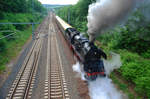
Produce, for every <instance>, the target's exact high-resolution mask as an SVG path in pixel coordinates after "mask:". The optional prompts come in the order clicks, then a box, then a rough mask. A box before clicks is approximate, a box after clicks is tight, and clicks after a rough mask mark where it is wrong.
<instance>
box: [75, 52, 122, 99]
mask: <svg viewBox="0 0 150 99" xmlns="http://www.w3.org/2000/svg"><path fill="white" fill-rule="evenodd" d="M111 55H112V59H111V60H109V61H107V60H103V61H104V67H105V70H106V74H107V75H109V74H110V73H111V72H112V71H113V70H114V69H117V68H119V67H120V66H121V60H120V55H118V54H115V53H113V52H111ZM82 68H83V67H82V65H81V64H79V62H77V63H76V64H75V65H73V71H75V72H77V73H78V74H79V75H80V77H81V79H82V80H85V78H84V72H83V69H82ZM88 82H89V84H88V88H89V95H90V97H91V99H123V95H122V94H121V93H120V92H119V91H118V90H117V89H116V88H115V86H114V85H113V83H112V80H111V79H110V78H108V77H101V78H97V79H96V80H95V81H88Z"/></svg>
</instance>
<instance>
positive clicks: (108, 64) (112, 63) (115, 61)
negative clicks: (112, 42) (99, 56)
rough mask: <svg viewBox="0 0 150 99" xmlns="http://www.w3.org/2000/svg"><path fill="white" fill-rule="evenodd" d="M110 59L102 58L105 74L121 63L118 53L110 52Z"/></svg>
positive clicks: (118, 66)
mask: <svg viewBox="0 0 150 99" xmlns="http://www.w3.org/2000/svg"><path fill="white" fill-rule="evenodd" d="M110 54H111V56H112V58H111V60H103V62H104V67H105V71H106V74H107V75H109V74H110V73H111V72H112V71H113V70H114V69H117V68H120V66H121V65H122V63H121V59H120V55H119V54H116V53H114V52H110Z"/></svg>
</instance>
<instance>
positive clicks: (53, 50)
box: [44, 16, 70, 99]
mask: <svg viewBox="0 0 150 99" xmlns="http://www.w3.org/2000/svg"><path fill="white" fill-rule="evenodd" d="M51 21H52V16H51ZM58 49H59V48H58V42H57V39H56V31H55V28H54V26H53V25H52V24H49V37H48V50H47V51H48V52H47V53H48V54H47V55H48V56H47V68H46V71H47V72H46V80H45V93H44V99H70V96H69V92H68V88H67V82H66V80H65V76H64V70H63V68H62V62H61V57H60V53H59V50H58Z"/></svg>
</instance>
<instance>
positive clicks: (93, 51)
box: [56, 16, 107, 80]
mask: <svg viewBox="0 0 150 99" xmlns="http://www.w3.org/2000/svg"><path fill="white" fill-rule="evenodd" d="M56 22H57V24H58V26H59V28H60V29H61V30H62V31H63V35H64V37H65V38H66V39H67V42H69V46H70V48H71V49H72V50H73V52H74V55H75V56H76V57H77V59H78V60H79V61H80V62H81V63H82V64H83V69H84V71H85V78H86V79H87V80H95V79H96V78H97V77H98V76H101V77H105V76H106V74H105V69H104V64H103V61H102V60H101V57H103V58H105V59H107V56H106V54H105V53H104V52H103V51H102V50H101V49H99V48H97V47H96V46H95V45H94V43H93V42H90V41H89V40H88V39H87V38H85V37H84V36H83V35H82V34H81V33H80V32H78V31H77V30H76V29H74V28H73V27H71V26H70V25H69V24H67V23H66V22H64V21H63V20H62V19H61V18H60V17H58V16H56Z"/></svg>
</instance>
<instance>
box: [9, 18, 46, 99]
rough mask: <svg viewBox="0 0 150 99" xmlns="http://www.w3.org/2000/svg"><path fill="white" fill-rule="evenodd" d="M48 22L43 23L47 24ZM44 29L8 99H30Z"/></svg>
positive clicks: (17, 77)
mask: <svg viewBox="0 0 150 99" xmlns="http://www.w3.org/2000/svg"><path fill="white" fill-rule="evenodd" d="M46 22H47V21H46V20H45V22H43V23H42V24H45V23H46ZM42 31H43V30H42V28H40V30H39V34H37V37H36V39H35V41H34V43H33V46H32V48H31V49H30V51H29V53H28V55H27V56H26V58H25V60H24V63H23V65H22V67H21V69H20V71H19V73H18V74H17V76H16V79H15V81H14V82H13V84H12V86H11V88H10V90H9V93H8V95H7V97H6V99H30V98H31V95H32V89H33V86H34V82H35V76H36V71H37V68H38V62H39V58H40V53H41V49H42V42H43V38H41V37H42V35H43V34H42V33H41V32H42Z"/></svg>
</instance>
